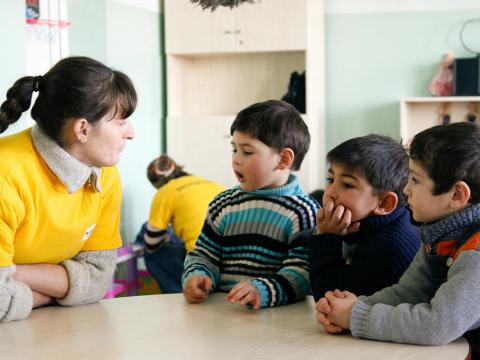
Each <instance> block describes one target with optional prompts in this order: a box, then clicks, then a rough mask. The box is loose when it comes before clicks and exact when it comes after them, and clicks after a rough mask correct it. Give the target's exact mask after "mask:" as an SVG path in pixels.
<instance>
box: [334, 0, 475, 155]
mask: <svg viewBox="0 0 480 360" xmlns="http://www.w3.org/2000/svg"><path fill="white" fill-rule="evenodd" d="M333 1H334V0H330V3H331V5H332V6H333V4H332V3H333ZM407 2H408V1H407ZM464 2H466V3H468V5H470V4H471V2H469V1H464ZM328 3H329V2H327V16H326V49H325V54H326V55H325V56H326V87H325V90H326V91H325V93H326V139H327V140H326V141H327V143H326V149H327V150H330V149H331V148H332V147H334V146H336V145H338V144H339V143H340V142H342V141H344V140H346V139H348V138H351V137H355V136H361V135H365V134H368V133H372V132H376V133H381V134H386V135H390V136H392V137H395V138H399V121H400V114H399V113H400V107H399V101H400V100H401V99H402V98H403V97H410V96H428V95H429V86H430V82H431V79H432V78H433V76H434V75H435V73H436V71H437V69H438V65H439V63H440V60H441V58H442V55H443V54H444V53H446V52H447V51H451V52H453V53H454V55H455V56H457V57H471V56H473V55H472V54H469V53H467V52H466V51H465V50H463V48H462V47H461V45H460V41H459V31H460V28H461V25H462V23H463V22H464V21H465V20H468V19H471V18H474V17H480V8H478V6H477V8H476V9H463V10H458V9H457V10H454V9H445V10H436V9H435V6H430V8H429V9H426V10H419V9H412V10H411V11H402V12H398V11H396V10H395V6H392V7H391V8H390V9H388V8H387V9H386V10H389V11H383V12H377V11H374V10H372V11H371V12H351V13H349V12H348V11H345V9H347V10H348V8H349V4H348V1H343V3H344V4H343V5H344V7H343V10H344V12H341V13H332V12H330V13H329V12H328ZM366 3H372V1H366ZM390 3H392V2H391V1H390ZM430 3H431V2H430ZM439 3H441V1H439ZM456 4H457V6H458V7H459V8H462V1H457V2H456ZM479 5H480V4H479ZM353 7H357V5H354V3H353V2H351V6H350V8H353ZM478 30H479V32H478V35H479V36H480V27H479V29H478ZM477 44H478V42H477ZM479 47H480V46H479Z"/></svg>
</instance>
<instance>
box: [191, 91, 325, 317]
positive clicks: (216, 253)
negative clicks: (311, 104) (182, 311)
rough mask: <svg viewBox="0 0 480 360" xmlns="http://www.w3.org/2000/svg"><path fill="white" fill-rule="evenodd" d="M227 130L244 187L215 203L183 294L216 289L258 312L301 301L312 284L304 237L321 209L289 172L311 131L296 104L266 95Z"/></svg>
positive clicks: (194, 297)
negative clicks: (269, 98) (262, 309)
mask: <svg viewBox="0 0 480 360" xmlns="http://www.w3.org/2000/svg"><path fill="white" fill-rule="evenodd" d="M230 134H231V135H232V142H231V143H232V148H233V155H232V167H233V170H234V172H235V175H236V177H237V179H238V181H239V183H240V185H239V186H237V187H235V188H233V189H230V190H227V191H225V192H223V193H221V194H219V195H218V196H217V197H216V198H215V199H214V200H213V201H212V202H211V203H210V206H209V209H208V212H207V218H206V220H205V224H204V226H203V230H202V233H201V234H200V237H199V238H198V240H197V242H196V245H195V248H194V249H193V251H192V252H190V254H188V256H187V258H186V260H185V271H184V274H183V293H184V295H185V298H186V299H187V300H188V301H189V302H191V303H199V302H202V301H204V300H205V299H207V297H208V295H209V293H211V292H212V291H215V290H217V291H223V292H228V295H227V300H228V301H230V302H232V303H239V304H241V305H248V306H250V307H252V308H253V309H259V308H261V307H270V306H278V305H284V304H288V303H292V302H295V301H298V300H301V299H303V298H304V297H305V295H306V294H307V293H308V291H309V289H310V283H309V280H308V278H309V275H308V265H307V250H306V247H305V243H304V240H303V239H301V238H300V237H299V234H300V232H302V231H303V230H306V229H309V228H313V227H314V226H315V213H316V211H317V209H318V207H319V205H318V204H317V203H316V202H315V201H314V200H313V199H312V198H310V197H309V196H308V195H307V194H305V193H304V192H303V190H302V189H301V187H300V185H299V183H298V180H297V177H296V176H295V175H294V174H292V172H293V171H295V170H298V169H300V165H301V163H302V161H303V158H304V156H305V154H306V153H307V151H308V147H309V145H310V134H309V132H308V128H307V126H306V125H305V123H304V122H303V120H302V118H301V117H300V115H299V113H298V112H297V111H296V110H295V108H293V107H292V106H291V105H289V104H287V103H285V102H283V101H276V100H269V101H265V102H262V103H257V104H253V105H251V106H249V107H247V108H246V109H244V110H242V111H241V112H240V113H239V114H238V115H237V117H236V118H235V120H234V122H233V124H232V126H231V128H230Z"/></svg>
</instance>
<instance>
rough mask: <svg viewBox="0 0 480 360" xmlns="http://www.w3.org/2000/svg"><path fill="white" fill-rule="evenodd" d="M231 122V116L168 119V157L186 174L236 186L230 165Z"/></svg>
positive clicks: (226, 185)
mask: <svg viewBox="0 0 480 360" xmlns="http://www.w3.org/2000/svg"><path fill="white" fill-rule="evenodd" d="M232 121H233V117H231V116H212V117H175V118H168V119H167V122H168V123H167V136H168V143H167V147H168V154H169V155H170V156H171V157H172V158H173V159H174V160H175V161H177V162H178V163H179V164H181V165H184V166H185V171H186V172H188V173H191V174H194V175H198V176H202V177H204V178H207V179H210V180H214V181H216V182H218V183H219V184H222V185H224V186H225V187H226V188H230V187H233V186H235V185H238V184H237V181H236V179H235V176H234V174H233V170H232V166H231V158H232V146H231V144H230V141H231V138H230V125H231V124H232Z"/></svg>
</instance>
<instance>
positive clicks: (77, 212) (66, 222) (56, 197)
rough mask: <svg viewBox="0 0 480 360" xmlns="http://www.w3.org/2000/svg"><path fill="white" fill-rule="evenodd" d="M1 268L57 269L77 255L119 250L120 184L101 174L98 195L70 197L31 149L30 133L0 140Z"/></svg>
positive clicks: (88, 189)
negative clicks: (37, 266) (48, 265)
mask: <svg viewBox="0 0 480 360" xmlns="http://www.w3.org/2000/svg"><path fill="white" fill-rule="evenodd" d="M0 159H1V161H0V267H1V266H9V265H12V264H32V263H51V264H58V263H60V262H62V261H63V260H66V259H70V258H72V257H74V256H75V255H77V254H78V253H79V252H80V251H88V250H110V249H115V248H117V247H119V246H120V245H121V239H120V234H119V222H120V202H121V184H120V177H119V174H118V170H117V169H116V168H115V167H112V168H103V169H102V170H101V176H100V179H99V180H100V181H99V182H100V185H101V188H102V191H101V192H97V191H96V190H95V188H94V187H93V186H92V185H88V184H87V185H85V186H83V187H81V188H80V189H79V190H77V191H75V192H73V193H69V192H68V191H67V188H66V186H65V185H64V184H63V183H62V182H61V181H60V180H59V178H58V177H57V176H56V175H55V174H54V173H53V172H52V171H51V170H50V168H49V167H48V165H47V164H46V162H45V161H44V160H43V158H42V157H41V156H40V155H39V153H38V152H37V150H36V149H35V147H34V146H33V144H32V137H31V129H27V130H25V131H22V132H20V133H18V134H14V135H11V136H7V137H3V138H0Z"/></svg>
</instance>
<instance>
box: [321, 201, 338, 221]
mask: <svg viewBox="0 0 480 360" xmlns="http://www.w3.org/2000/svg"><path fill="white" fill-rule="evenodd" d="M324 209H325V210H324V213H323V214H324V219H330V218H331V217H332V214H333V211H334V210H335V204H334V203H333V201H329V202H327V203H326V204H325V208H324Z"/></svg>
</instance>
